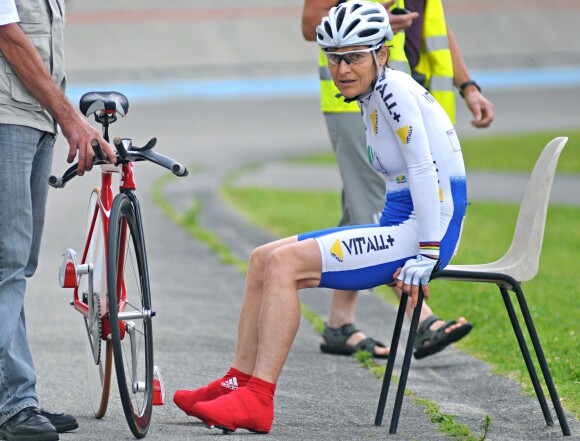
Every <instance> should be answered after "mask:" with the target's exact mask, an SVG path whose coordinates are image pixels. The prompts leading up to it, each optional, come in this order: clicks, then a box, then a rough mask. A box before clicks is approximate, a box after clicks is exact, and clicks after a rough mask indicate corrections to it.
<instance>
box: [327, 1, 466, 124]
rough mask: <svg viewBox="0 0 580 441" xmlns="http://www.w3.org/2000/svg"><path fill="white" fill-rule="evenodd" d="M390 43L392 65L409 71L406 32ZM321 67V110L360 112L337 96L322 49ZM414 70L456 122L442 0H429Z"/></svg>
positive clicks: (356, 107)
mask: <svg viewBox="0 0 580 441" xmlns="http://www.w3.org/2000/svg"><path fill="white" fill-rule="evenodd" d="M371 1H379V0H371ZM397 3H398V4H397V6H398V7H403V8H404V7H405V5H404V0H399V1H398V2H397ZM388 45H389V52H390V54H389V65H390V67H392V68H393V69H396V70H400V71H403V72H406V73H408V74H410V73H411V68H410V67H409V61H408V60H407V56H406V55H405V33H404V32H399V33H397V34H395V36H394V38H393V40H392V41H391V42H388ZM319 70H320V104H321V107H322V111H323V112H325V113H338V112H359V111H360V110H359V107H358V104H357V103H356V102H352V103H345V102H344V99H343V98H336V94H338V93H340V92H339V90H338V89H337V88H336V86H335V85H334V83H333V81H332V76H331V75H330V70H329V68H328V61H327V59H326V56H325V55H324V52H323V51H322V50H321V51H320V55H319ZM415 70H416V71H417V72H419V73H421V74H423V75H425V79H426V81H425V84H426V86H427V88H428V89H429V91H430V92H431V95H433V97H434V98H435V99H436V100H437V101H438V102H439V104H441V106H442V107H443V108H444V109H445V111H446V112H447V115H448V116H449V118H450V119H451V121H452V122H453V123H454V124H455V94H454V88H453V62H452V59H451V51H450V50H449V40H448V39H447V26H446V24H445V15H444V13H443V4H442V3H441V0H426V4H425V12H424V17H423V36H422V43H421V50H420V53H419V62H418V64H417V66H416V68H415Z"/></svg>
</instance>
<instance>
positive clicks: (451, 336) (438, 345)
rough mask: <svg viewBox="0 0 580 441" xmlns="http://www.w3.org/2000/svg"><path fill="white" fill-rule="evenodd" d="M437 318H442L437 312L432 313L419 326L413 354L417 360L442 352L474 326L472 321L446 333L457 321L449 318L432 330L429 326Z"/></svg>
mask: <svg viewBox="0 0 580 441" xmlns="http://www.w3.org/2000/svg"><path fill="white" fill-rule="evenodd" d="M437 320H440V318H439V317H437V316H436V315H435V314H432V315H430V316H429V317H427V318H426V319H425V321H424V322H423V323H421V325H420V326H419V329H418V330H417V336H416V337H415V343H414V347H415V349H416V350H415V352H414V353H413V356H414V357H415V358H416V359H417V360H419V359H421V358H425V357H427V356H429V355H433V354H436V353H437V352H441V351H442V350H443V349H445V348H446V347H447V346H449V345H450V344H451V343H453V342H456V341H458V340H461V339H462V338H463V337H465V336H466V335H467V334H469V333H470V332H471V329H472V328H473V325H472V324H471V323H466V324H464V325H462V326H460V327H459V328H457V329H455V330H453V331H451V332H450V333H448V334H447V333H445V330H446V329H447V328H449V327H450V326H453V325H455V324H456V323H457V322H456V321H455V320H449V321H448V322H446V323H444V324H443V326H441V327H440V328H439V329H436V330H435V331H431V330H430V329H429V327H430V326H431V325H432V324H433V323H435V322H436V321H437Z"/></svg>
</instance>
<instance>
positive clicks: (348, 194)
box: [302, 0, 494, 358]
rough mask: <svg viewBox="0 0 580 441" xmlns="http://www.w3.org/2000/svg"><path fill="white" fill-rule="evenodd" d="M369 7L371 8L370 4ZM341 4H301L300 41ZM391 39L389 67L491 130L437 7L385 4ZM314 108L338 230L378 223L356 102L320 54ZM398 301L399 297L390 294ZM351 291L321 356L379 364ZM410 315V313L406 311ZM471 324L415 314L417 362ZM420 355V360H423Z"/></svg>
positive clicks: (433, 3)
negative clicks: (331, 158) (360, 355)
mask: <svg viewBox="0 0 580 441" xmlns="http://www.w3.org/2000/svg"><path fill="white" fill-rule="evenodd" d="M371 1H372V0H371ZM339 3H343V1H337V0H305V1H304V8H303V15H302V33H303V36H304V38H305V39H306V40H308V41H316V26H317V25H318V24H319V23H320V20H321V19H322V17H324V16H325V15H327V13H328V11H329V9H330V8H332V7H334V6H336V5H337V4H339ZM382 5H383V6H385V8H386V9H387V10H388V11H389V20H390V24H391V27H392V29H393V32H394V33H395V36H394V39H393V41H392V42H389V52H390V58H389V65H390V66H391V67H392V68H393V69H397V70H402V71H405V72H407V73H409V74H411V75H412V76H413V78H415V80H417V81H418V82H419V83H421V84H422V85H423V86H424V87H426V88H427V89H428V90H429V91H430V93H431V94H432V95H433V96H434V97H435V98H436V99H437V101H438V102H439V103H440V104H441V106H442V107H443V108H444V109H445V111H446V112H447V114H448V116H449V117H450V119H451V121H452V122H453V123H455V93H454V86H455V87H457V88H458V89H459V92H460V94H461V96H462V97H463V98H464V99H465V103H466V105H467V107H468V108H469V110H470V111H471V113H472V114H473V120H472V121H471V124H472V125H473V126H474V127H477V128H486V127H489V125H490V124H491V122H492V121H493V116H494V115H493V105H492V103H491V102H490V101H488V100H487V99H486V98H485V97H484V96H483V94H482V93H481V89H480V87H479V86H478V85H477V83H476V82H475V81H473V80H472V79H471V77H470V75H469V71H468V69H467V66H466V65H465V62H464V60H463V57H462V55H461V52H460V50H459V46H458V44H457V41H456V40H455V37H454V35H453V32H452V31H451V29H450V28H449V26H447V25H446V22H445V16H444V11H443V5H442V0H391V1H389V2H383V3H382ZM319 69H320V92H321V93H320V101H321V107H322V112H323V113H324V117H325V121H326V126H327V129H328V133H329V136H330V140H331V143H332V147H333V150H334V152H335V155H336V159H337V163H338V166H339V171H340V174H341V178H342V183H343V191H342V210H343V214H342V219H341V221H340V223H339V225H341V226H343V225H357V224H369V223H376V222H377V219H378V218H377V215H378V213H379V212H380V210H381V209H382V205H383V202H384V196H385V181H384V178H383V177H382V176H380V175H379V174H378V173H375V174H373V173H372V172H369V170H372V167H371V165H370V163H369V161H368V158H367V148H366V142H365V132H364V126H363V122H362V120H361V118H360V109H359V107H358V104H357V103H356V102H351V103H346V102H345V101H344V100H343V99H342V98H339V97H337V96H336V95H337V94H338V93H339V92H338V89H337V88H336V87H335V86H334V84H333V81H332V78H331V76H330V72H329V70H328V66H327V59H326V56H324V54H323V53H322V51H321V52H320V57H319ZM394 291H395V294H397V296H399V297H400V295H401V293H400V291H398V290H397V289H394ZM357 294H358V292H357V291H338V290H335V291H334V292H333V296H332V304H331V308H330V313H329V318H328V322H327V323H326V325H325V329H324V332H323V339H324V342H323V343H322V344H321V345H320V348H321V350H322V351H323V352H325V353H331V354H343V355H349V354H352V353H354V352H355V351H356V350H359V349H362V350H367V351H368V352H370V353H371V354H373V356H375V357H377V358H386V357H387V356H388V353H389V349H388V348H386V347H385V345H384V344H383V343H381V342H379V341H377V340H375V339H373V338H371V337H366V336H365V334H364V333H362V332H360V331H359V330H358V329H357V328H356V327H355V325H354V321H355V311H356V301H357ZM407 312H408V313H409V311H407ZM470 328H471V324H470V323H468V322H467V320H466V319H465V318H464V317H460V318H459V319H458V320H457V321H456V322H455V321H450V322H444V321H443V320H439V318H438V317H437V316H436V315H435V314H433V311H432V310H431V309H430V308H429V306H428V305H427V304H424V306H423V308H422V311H421V318H420V328H419V332H418V334H417V339H416V341H415V349H416V351H415V357H417V356H418V355H419V357H421V358H422V357H423V356H426V355H431V354H434V353H436V352H439V351H441V350H443V349H444V348H445V347H447V346H448V345H449V344H450V343H452V342H453V341H456V340H458V339H459V338H462V337H463V336H464V335H466V333H467V332H466V331H467V330H468V329H470ZM425 354H426V355H425Z"/></svg>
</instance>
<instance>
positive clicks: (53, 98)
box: [0, 0, 115, 441]
mask: <svg viewBox="0 0 580 441" xmlns="http://www.w3.org/2000/svg"><path fill="white" fill-rule="evenodd" d="M64 14H65V10H64V0H2V1H1V2H0V438H2V439H5V440H8V441H20V440H26V441H52V440H58V439H59V436H58V432H65V431H69V430H74V429H76V428H77V427H78V424H77V422H76V420H75V418H74V417H72V416H70V415H66V414H53V413H49V412H46V411H43V410H41V409H40V408H39V402H38V398H37V395H36V390H35V385H36V374H35V371H34V365H33V362H32V357H31V354H30V350H29V347H28V342H27V337H26V325H25V315H24V307H23V305H24V293H25V289H26V279H25V278H26V277H31V276H32V275H33V274H34V272H35V270H36V267H37V263H38V254H39V248H40V239H41V236H42V229H43V224H44V215H45V207H46V197H47V193H48V176H49V173H50V169H51V163H52V151H53V145H54V141H55V137H56V133H57V124H58V125H59V126H60V128H61V130H62V133H63V135H64V136H65V138H66V139H67V141H68V144H69V147H70V149H69V152H68V158H67V160H68V162H69V163H70V162H72V161H73V160H74V158H75V156H77V151H78V160H79V167H78V173H79V175H82V174H83V173H84V171H85V170H90V169H91V167H92V163H93V158H94V152H93V150H92V147H91V146H90V142H91V140H92V139H94V138H96V139H97V140H98V141H99V142H100V144H101V146H102V147H103V149H104V151H105V152H106V154H107V156H108V157H109V158H110V159H111V160H112V161H114V160H115V153H114V151H113V149H112V148H111V146H110V145H109V144H107V143H106V142H105V140H104V139H103V137H102V136H101V134H100V133H99V131H98V130H96V129H95V128H93V127H92V126H91V125H90V124H88V123H87V122H86V121H85V120H84V119H83V118H82V117H81V116H80V115H79V114H78V113H77V112H76V111H75V109H74V107H73V106H72V104H71V103H70V102H69V101H68V100H67V98H66V96H65V94H64V86H65V75H64V64H63V63H64V45H63V43H64V41H63V28H64V21H65V20H64Z"/></svg>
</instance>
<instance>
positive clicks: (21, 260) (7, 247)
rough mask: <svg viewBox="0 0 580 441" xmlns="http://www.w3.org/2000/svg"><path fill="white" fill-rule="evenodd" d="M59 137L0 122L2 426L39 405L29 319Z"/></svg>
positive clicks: (0, 393) (0, 358) (0, 397)
mask: <svg viewBox="0 0 580 441" xmlns="http://www.w3.org/2000/svg"><path fill="white" fill-rule="evenodd" d="M54 140H55V136H54V135H53V134H51V133H47V132H42V131H40V130H36V129H33V128H30V127H25V126H17V125H9V124H0V424H2V423H4V422H5V421H6V420H7V419H9V418H10V417H12V416H13V415H15V414H16V413H18V412H19V411H20V410H22V409H24V408H25V407H29V406H36V407H38V399H37V396H36V390H35V385H36V373H35V372H34V364H33V362H32V356H31V354H30V349H29V348H28V341H27V339H26V323H25V318H24V292H25V290H26V277H31V276H32V275H33V274H34V272H35V271H36V266H37V264H38V254H39V249H40V238H41V236H42V229H43V226H44V214H45V208H46V197H47V193H48V176H49V174H50V168H51V164H52V154H53V145H54Z"/></svg>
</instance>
